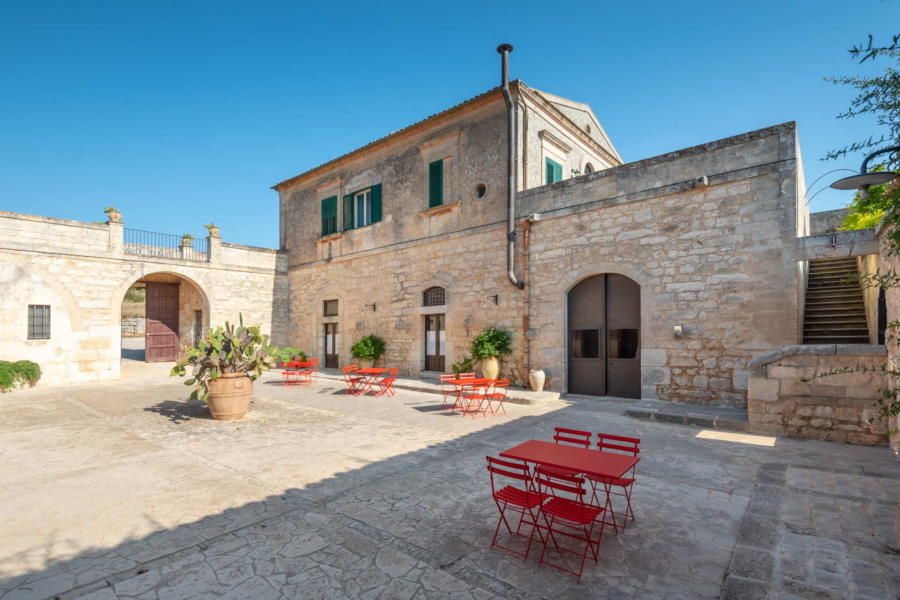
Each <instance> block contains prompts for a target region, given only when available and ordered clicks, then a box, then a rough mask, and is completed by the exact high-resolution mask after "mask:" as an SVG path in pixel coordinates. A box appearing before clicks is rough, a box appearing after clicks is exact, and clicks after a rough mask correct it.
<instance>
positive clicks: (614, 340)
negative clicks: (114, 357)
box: [568, 273, 641, 398]
mask: <svg viewBox="0 0 900 600" xmlns="http://www.w3.org/2000/svg"><path fill="white" fill-rule="evenodd" d="M568 316H569V318H568V323H569V331H568V340H569V341H568V363H569V382H568V388H569V392H570V393H573V394H589V395H592V396H621V397H625V398H640V396H641V353H640V331H641V287H640V285H638V284H637V283H636V282H634V281H633V280H631V279H629V278H628V277H625V276H624V275H618V274H615V273H608V274H602V275H594V276H592V277H588V278H587V279H583V280H582V281H580V282H579V283H578V284H576V285H575V286H574V287H573V288H572V289H571V290H569V294H568Z"/></svg>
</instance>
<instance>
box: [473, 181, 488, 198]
mask: <svg viewBox="0 0 900 600" xmlns="http://www.w3.org/2000/svg"><path fill="white" fill-rule="evenodd" d="M485 194H487V186H486V185H484V184H483V183H479V184H478V185H476V186H475V197H476V198H484V195H485Z"/></svg>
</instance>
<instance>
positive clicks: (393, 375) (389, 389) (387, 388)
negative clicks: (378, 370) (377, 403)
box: [372, 367, 400, 396]
mask: <svg viewBox="0 0 900 600" xmlns="http://www.w3.org/2000/svg"><path fill="white" fill-rule="evenodd" d="M399 372H400V368H399V367H391V368H390V369H388V372H387V375H385V376H384V377H382V378H381V379H376V380H374V381H373V382H372V383H373V384H374V385H375V387H376V388H378V389H376V390H375V395H376V396H385V395H387V396H393V395H394V394H396V392H394V382H395V381H397V374H398V373H399Z"/></svg>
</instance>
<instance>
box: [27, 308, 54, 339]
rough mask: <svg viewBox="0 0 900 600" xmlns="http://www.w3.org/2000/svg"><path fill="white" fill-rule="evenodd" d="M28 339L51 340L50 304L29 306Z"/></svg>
mask: <svg viewBox="0 0 900 600" xmlns="http://www.w3.org/2000/svg"><path fill="white" fill-rule="evenodd" d="M28 339H29V340H49V339H50V305H49V304H29V305H28Z"/></svg>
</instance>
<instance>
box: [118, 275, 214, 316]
mask: <svg viewBox="0 0 900 600" xmlns="http://www.w3.org/2000/svg"><path fill="white" fill-rule="evenodd" d="M167 267H168V265H167ZM154 275H168V276H171V277H176V278H178V279H181V280H184V281H186V282H188V283H190V284H191V285H193V286H194V287H195V288H196V289H197V291H198V292H199V293H200V297H201V298H202V300H203V312H204V314H205V315H206V319H205V322H206V323H207V324H208V323H209V319H210V314H211V309H212V306H213V302H212V300H211V299H210V297H211V295H210V293H209V291H210V290H211V289H212V286H210V285H209V284H206V285H202V284H201V283H200V282H199V281H198V279H197V278H195V277H194V276H193V273H190V274H188V273H185V272H184V271H183V270H181V269H179V268H178V267H174V268H165V269H151V270H142V271H141V273H140V274H139V275H136V274H134V273H130V274H129V275H128V276H127V277H125V279H124V280H123V281H122V283H120V284H119V285H118V287H117V288H116V290H115V291H114V292H113V294H112V298H110V306H109V315H110V318H109V324H110V325H118V324H119V323H120V322H121V321H122V299H123V298H124V297H125V292H127V291H128V290H129V289H130V288H131V286H133V285H134V284H135V283H137V282H139V281H140V280H141V279H144V278H145V277H152V276H154Z"/></svg>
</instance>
